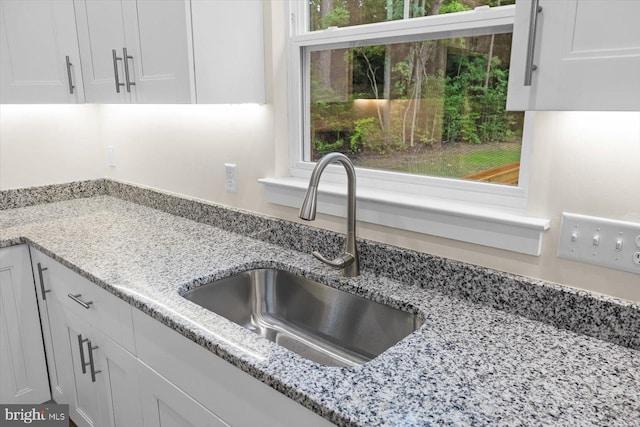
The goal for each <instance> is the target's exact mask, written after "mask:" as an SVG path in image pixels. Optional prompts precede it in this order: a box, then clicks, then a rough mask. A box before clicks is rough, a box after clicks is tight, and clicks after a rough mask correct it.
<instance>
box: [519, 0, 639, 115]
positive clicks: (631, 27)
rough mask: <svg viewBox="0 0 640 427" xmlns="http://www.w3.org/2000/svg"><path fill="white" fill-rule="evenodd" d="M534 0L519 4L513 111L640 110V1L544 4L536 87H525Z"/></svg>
mask: <svg viewBox="0 0 640 427" xmlns="http://www.w3.org/2000/svg"><path fill="white" fill-rule="evenodd" d="M533 3H534V0H519V1H518V2H517V5H516V22H515V26H514V38H513V47H512V62H511V64H512V67H511V72H510V77H509V96H508V102H507V108H508V109H511V110H629V111H638V110H640V78H638V76H640V25H638V17H640V2H639V1H628V0H564V1H556V0H539V6H540V7H541V11H540V12H539V13H537V14H536V15H537V20H538V22H537V25H536V26H535V33H536V37H535V40H534V41H535V43H534V44H533V45H532V46H531V49H533V57H532V59H533V61H532V63H533V64H534V65H535V66H536V67H537V68H536V70H535V71H533V72H532V79H531V85H530V86H525V85H524V80H525V72H526V66H525V65H526V62H527V55H528V54H531V52H532V50H530V49H527V46H528V39H529V36H530V35H531V36H533V34H534V32H533V29H534V27H533V26H532V23H531V21H532V20H531V19H530V18H531V16H532V5H533Z"/></svg>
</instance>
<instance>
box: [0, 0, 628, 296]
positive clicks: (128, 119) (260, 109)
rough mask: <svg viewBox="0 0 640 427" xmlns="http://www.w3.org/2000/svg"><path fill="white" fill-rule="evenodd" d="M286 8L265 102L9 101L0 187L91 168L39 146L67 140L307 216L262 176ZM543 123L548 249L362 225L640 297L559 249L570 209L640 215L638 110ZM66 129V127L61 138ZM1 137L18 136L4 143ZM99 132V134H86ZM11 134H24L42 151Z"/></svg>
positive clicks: (281, 165)
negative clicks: (20, 107) (31, 109)
mask: <svg viewBox="0 0 640 427" xmlns="http://www.w3.org/2000/svg"><path fill="white" fill-rule="evenodd" d="M283 6H284V2H272V3H271V7H267V8H266V11H267V20H266V25H265V34H267V36H268V38H267V43H266V44H267V52H268V55H267V61H266V63H267V70H266V75H267V99H268V101H267V105H264V106H257V105H234V106H229V105H227V106H198V105H194V106H189V105H187V106H166V105H165V106H117V105H104V106H100V107H90V106H87V107H88V108H89V110H90V109H91V108H97V110H95V111H93V112H92V113H91V114H90V113H89V112H84V113H82V114H84V115H86V117H84V116H83V118H84V119H85V120H86V123H83V124H80V123H78V122H77V121H78V120H77V119H78V117H76V116H72V115H68V116H64V114H68V112H66V111H64V109H62V110H61V111H58V110H57V108H59V107H60V106H55V107H50V108H51V109H52V110H53V111H54V112H53V113H52V114H53V115H54V116H56V117H57V118H56V120H52V119H50V118H49V116H48V115H42V114H35V113H32V114H30V115H27V116H25V117H22V116H19V115H17V114H14V113H13V112H11V114H5V109H4V106H3V110H2V125H3V126H2V127H3V129H2V139H3V145H2V148H3V151H2V157H3V160H2V166H3V168H2V169H4V165H5V164H8V163H12V162H13V163H14V166H13V167H12V169H11V170H10V171H7V172H5V171H4V170H3V171H2V173H3V175H0V176H2V177H4V176H5V174H6V178H3V180H2V181H4V180H5V179H6V180H7V183H8V184H9V183H10V184H11V185H8V184H7V185H5V184H4V182H3V183H2V184H3V186H2V188H10V187H12V186H14V187H19V186H26V185H35V184H43V183H47V182H45V181H47V180H51V181H52V182H61V181H64V180H65V179H68V180H75V179H80V178H81V177H86V176H88V175H91V173H89V171H85V170H84V169H82V168H81V167H80V166H81V163H82V162H80V161H78V162H75V163H74V165H73V168H72V169H70V170H69V171H67V172H66V173H63V172H64V170H65V168H64V167H63V165H62V164H61V163H58V162H51V160H50V158H49V156H51V155H52V154H51V153H50V152H46V151H44V150H42V151H40V150H39V149H40V148H42V147H49V148H53V147H57V146H58V145H60V146H61V147H63V148H62V149H63V150H68V151H72V152H73V151H75V150H79V152H81V153H85V155H86V157H88V158H90V159H91V162H90V163H91V165H92V166H91V167H90V168H89V169H90V170H91V171H92V172H93V173H94V174H95V169H99V168H97V167H96V166H95V164H94V162H97V161H96V159H95V158H98V160H99V162H102V163H101V164H102V165H103V166H102V167H104V163H105V162H104V160H103V159H104V158H105V154H104V152H105V149H104V147H106V146H109V145H111V146H113V147H114V148H115V155H116V167H115V168H106V169H103V170H102V171H103V172H102V174H98V175H100V176H104V175H106V176H109V177H112V178H115V179H119V180H123V181H128V182H132V183H136V184H142V185H146V186H150V187H154V188H158V189H162V190H168V191H172V192H175V193H179V194H184V195H189V196H193V197H198V198H202V199H205V200H210V201H213V202H217V203H223V204H226V205H229V206H234V207H239V208H243V209H248V210H252V211H255V212H259V213H264V214H268V215H272V216H277V217H281V218H284V219H288V220H291V221H299V220H298V218H297V211H296V209H291V208H285V207H281V206H276V205H270V204H268V203H266V201H265V197H264V188H263V187H262V186H261V185H260V184H259V183H258V182H257V179H258V178H260V177H264V176H282V175H284V174H286V172H287V169H288V166H287V165H288V160H287V150H288V141H287V100H286V85H287V81H286V56H285V49H284V45H285V39H284V34H283V33H284V31H283V30H282V29H284V28H285V22H284V13H283V11H284V9H283ZM269 18H272V19H271V20H270V19H269ZM272 28H274V29H277V30H276V31H272V30H271V29H272ZM45 110H46V109H45ZM46 111H49V110H46ZM96 117H97V118H96ZM96 120H97V121H99V124H96ZM59 122H62V123H59ZM5 125H8V126H9V129H10V130H9V131H5V129H4V127H5ZM535 126H536V128H535V137H534V139H535V140H534V149H533V159H532V162H533V164H532V171H533V172H532V174H531V175H532V176H531V180H530V187H529V188H530V190H529V191H530V199H529V213H530V214H531V215H534V216H539V217H546V218H550V219H551V220H552V223H551V229H550V230H549V231H548V232H547V233H546V234H545V237H544V243H543V252H542V255H541V256H540V257H534V256H528V255H523V254H516V253H512V252H507V251H502V250H498V249H491V248H486V247H483V246H478V245H473V244H468V243H462V242H457V241H452V240H447V239H443V238H436V237H432V236H427V235H421V234H416V233H411V232H406V231H401V230H397V229H391V228H387V227H382V226H377V225H372V224H366V223H360V224H359V225H358V227H359V229H358V235H359V236H360V237H364V238H368V239H372V240H377V241H382V242H387V243H390V244H394V245H399V246H403V247H408V248H412V249H416V250H419V251H423V252H428V253H432V254H435V255H440V256H444V257H449V258H453V259H458V260H462V261H466V262H470V263H474V264H479V265H484V266H487V267H491V268H495V269H498V270H502V271H508V272H512V273H516V274H521V275H525V276H530V277H536V278H542V279H545V280H550V281H554V282H559V283H564V284H567V285H570V286H574V287H577V288H583V289H590V290H593V291H596V292H600V293H605V294H609V295H615V296H619V297H622V298H627V299H631V300H635V301H640V276H638V275H634V274H631V273H625V272H621V271H617V270H611V269H606V268H602V267H596V266H590V265H587V264H583V263H577V262H573V261H568V260H564V259H559V258H558V257H557V256H556V251H557V239H558V232H559V225H560V216H561V214H562V212H563V211H568V212H574V213H581V214H588V215H595V216H603V217H608V218H613V219H621V220H630V221H639V222H640V191H639V190H638V184H639V183H640V166H639V163H638V160H639V159H640V113H584V112H579V113H578V112H570V113H565V112H547V113H537V115H536V125H535ZM76 128H77V131H78V132H77V133H76V132H75V131H74V129H76ZM59 129H64V130H65V131H64V132H62V134H63V135H66V136H64V137H62V136H60V132H58V130H59ZM100 129H101V130H100ZM54 131H56V132H57V133H56V132H54ZM5 135H9V136H10V137H11V139H10V140H7V141H6V142H5V141H4V138H5ZM92 137H95V138H96V140H93V141H90V142H89V141H86V140H87V139H89V138H92ZM98 140H100V142H99V143H97V142H96V141H98ZM14 144H26V146H30V147H34V150H35V151H31V152H29V150H24V149H22V148H18V147H14ZM5 147H6V150H5ZM97 151H101V152H102V154H100V155H97V154H96V152H97ZM89 152H90V153H89ZM34 157H35V158H34ZM79 158H80V157H79ZM225 162H231V163H236V164H237V166H238V174H239V178H240V182H239V185H240V191H239V192H238V193H236V194H234V193H226V192H225V191H224V167H223V165H224V163H225ZM22 163H24V164H25V165H28V167H29V168H31V167H32V166H36V165H38V166H39V167H43V168H45V169H46V171H41V172H40V173H38V174H37V176H38V179H37V180H33V179H32V178H31V177H30V176H29V175H30V174H29V173H26V172H25V171H22V170H21V169H22V167H21V166H15V165H20V164H22ZM45 172H46V173H45ZM313 225H314V226H318V227H323V228H327V229H331V230H336V231H340V232H344V231H345V225H344V220H343V219H342V218H335V217H329V216H323V215H320V216H319V218H318V220H317V221H316V222H315V223H313Z"/></svg>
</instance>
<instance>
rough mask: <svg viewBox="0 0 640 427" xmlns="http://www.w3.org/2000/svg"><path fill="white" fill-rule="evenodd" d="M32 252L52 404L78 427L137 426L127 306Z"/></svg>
mask: <svg viewBox="0 0 640 427" xmlns="http://www.w3.org/2000/svg"><path fill="white" fill-rule="evenodd" d="M31 252H32V262H33V271H34V274H35V276H36V281H37V282H39V283H38V284H37V286H36V288H37V290H38V298H39V300H40V301H41V302H42V307H44V310H42V311H41V313H42V316H41V317H42V325H43V331H44V337H45V340H44V341H45V348H46V353H47V361H48V365H49V380H50V381H51V388H52V390H53V393H52V395H53V396H52V397H53V399H54V400H55V401H56V402H57V403H68V404H69V416H70V418H71V419H72V420H73V421H74V422H75V423H76V424H77V425H78V426H79V427H89V426H93V427H118V426H120V427H126V426H140V425H142V411H141V405H140V393H139V390H138V380H137V365H136V364H137V359H136V357H135V356H134V355H133V354H131V353H130V352H129V351H128V350H127V349H125V346H126V347H127V348H128V349H132V348H134V343H133V325H132V319H131V306H129V305H128V304H127V303H125V302H124V301H121V300H119V299H118V298H117V297H115V296H113V295H110V294H109V293H108V292H106V291H104V290H102V289H100V288H99V287H98V286H96V285H95V284H93V283H91V282H89V281H88V280H87V279H85V278H83V277H81V276H80V275H78V274H76V273H74V272H73V271H71V270H69V269H68V268H66V267H64V266H63V265H61V264H59V263H58V262H56V261H54V260H53V259H51V258H49V257H47V256H46V255H43V254H42V253H40V252H38V251H35V250H33V249H32V251H31ZM129 337H130V338H129ZM115 340H118V341H115Z"/></svg>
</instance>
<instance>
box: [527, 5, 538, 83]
mask: <svg viewBox="0 0 640 427" xmlns="http://www.w3.org/2000/svg"><path fill="white" fill-rule="evenodd" d="M539 1H540V0H532V1H531V14H530V15H529V40H528V41H527V65H526V68H525V70H524V85H525V86H531V77H532V75H533V72H534V71H535V70H536V69H537V68H538V67H537V66H536V65H535V64H534V63H533V55H534V52H535V49H536V29H537V28H538V14H539V13H540V12H542V6H540V5H539Z"/></svg>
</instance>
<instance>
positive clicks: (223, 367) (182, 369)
mask: <svg viewBox="0 0 640 427" xmlns="http://www.w3.org/2000/svg"><path fill="white" fill-rule="evenodd" d="M176 298H179V297H177V296H176ZM133 319H134V322H135V331H136V347H137V349H138V357H139V359H140V360H141V361H142V362H144V363H145V364H147V365H148V366H149V367H151V368H152V369H153V370H154V371H156V372H157V373H159V374H160V375H162V376H163V377H164V378H166V379H167V380H168V381H170V382H171V383H172V384H174V385H175V386H176V387H178V388H179V389H180V390H182V391H183V392H184V393H186V394H187V395H188V396H190V397H191V398H192V399H194V400H195V401H197V402H198V403H200V404H201V405H202V406H204V407H205V408H207V410H209V411H211V412H213V413H214V414H216V416H218V417H220V418H221V419H223V420H224V421H225V422H226V423H228V424H229V425H231V426H251V425H259V426H262V427H269V426H272V427H287V426H290V427H298V426H302V425H304V426H308V427H327V426H331V425H333V424H331V423H330V422H329V421H328V420H326V419H325V418H322V417H321V416H319V415H317V414H315V413H313V412H311V411H310V410H309V409H307V408H305V407H303V406H302V405H300V404H298V403H297V402H295V401H293V400H291V399H289V398H288V397H286V396H284V395H283V394H280V393H278V392H277V391H275V390H274V389H272V388H270V387H269V386H267V385H266V384H263V383H262V382H260V381H258V380H257V379H255V378H253V377H252V376H250V375H249V374H247V373H245V372H242V371H241V370H239V369H238V368H236V367H234V366H233V365H231V364H229V363H227V362H225V361H224V360H222V359H221V358H219V357H218V356H216V355H215V354H213V353H211V352H210V351H207V350H206V349H204V348H203V347H201V346H199V345H198V344H196V343H194V342H192V341H190V340H189V339H187V338H185V337H183V336H182V335H180V334H179V333H177V332H176V331H174V330H172V329H170V328H168V327H167V326H165V325H163V324H161V323H160V322H158V321H157V320H155V319H153V318H151V317H149V316H147V315H146V314H144V313H143V312H141V311H140V310H137V309H133Z"/></svg>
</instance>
